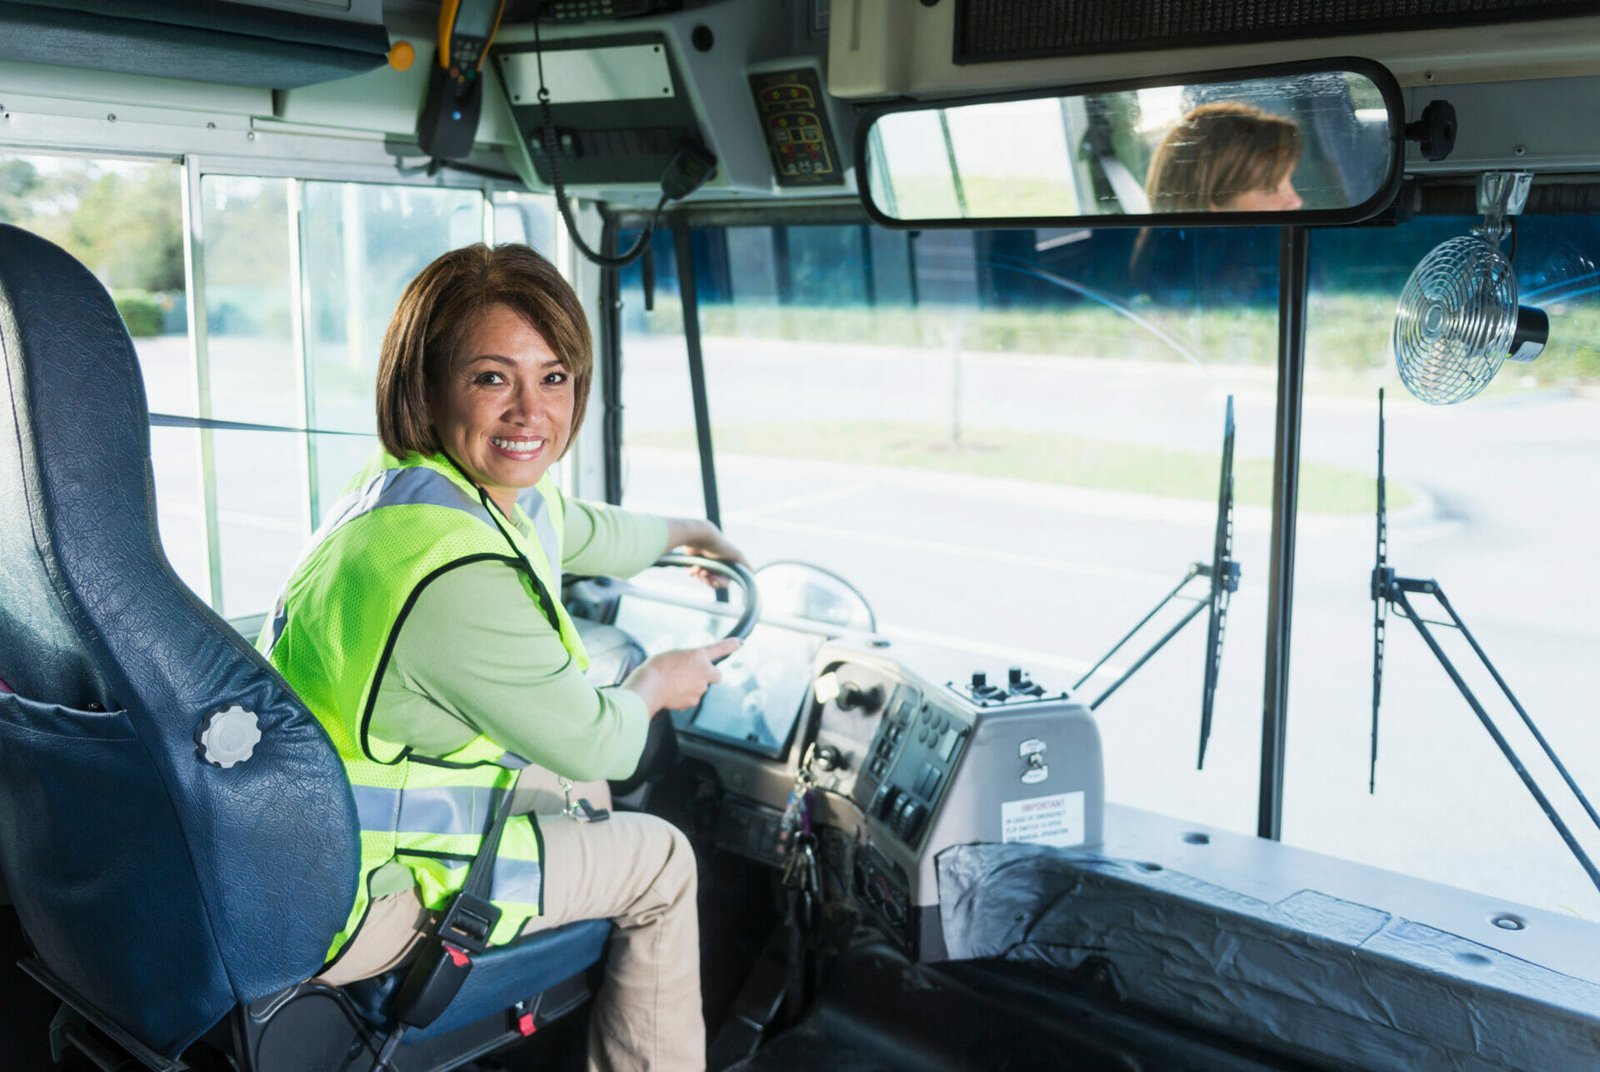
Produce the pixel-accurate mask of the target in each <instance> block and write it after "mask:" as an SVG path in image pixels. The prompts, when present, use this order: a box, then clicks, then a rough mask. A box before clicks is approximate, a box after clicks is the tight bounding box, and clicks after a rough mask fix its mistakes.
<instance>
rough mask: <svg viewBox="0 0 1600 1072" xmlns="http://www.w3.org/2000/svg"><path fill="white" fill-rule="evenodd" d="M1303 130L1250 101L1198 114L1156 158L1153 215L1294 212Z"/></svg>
mask: <svg viewBox="0 0 1600 1072" xmlns="http://www.w3.org/2000/svg"><path fill="white" fill-rule="evenodd" d="M1299 161H1300V126H1299V124H1297V123H1296V122H1295V121H1294V120H1292V119H1285V118H1284V117H1282V116H1278V115H1273V114H1272V113H1271V112H1267V111H1263V110H1262V109H1260V108H1257V107H1256V106H1254V105H1252V104H1245V103H1243V102H1242V101H1216V102H1214V103H1211V104H1202V105H1200V106H1199V107H1196V108H1193V109H1191V110H1190V111H1189V112H1188V114H1186V115H1185V116H1184V117H1183V119H1181V120H1180V121H1179V122H1178V125H1177V126H1175V127H1173V128H1172V129H1171V130H1169V131H1167V135H1166V137H1164V138H1162V139H1161V144H1160V145H1158V146H1156V151H1155V155H1154V156H1152V157H1151V159H1150V170H1149V172H1148V173H1147V174H1146V176H1145V192H1146V193H1148V194H1149V195H1150V210H1151V211H1152V212H1274V211H1279V212H1281V211H1293V210H1294V209H1297V208H1299V207H1300V206H1301V205H1302V204H1303V203H1304V202H1303V201H1302V200H1301V198H1300V194H1299V193H1298V192H1297V191H1296V190H1295V188H1294V181H1293V180H1294V169H1295V165H1296V164H1297V163H1299Z"/></svg>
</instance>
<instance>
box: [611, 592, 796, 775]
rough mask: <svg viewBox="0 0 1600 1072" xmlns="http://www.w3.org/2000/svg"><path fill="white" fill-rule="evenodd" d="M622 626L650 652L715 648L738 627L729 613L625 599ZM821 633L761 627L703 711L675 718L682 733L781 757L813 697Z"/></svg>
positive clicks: (732, 660)
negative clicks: (716, 642) (712, 645)
mask: <svg viewBox="0 0 1600 1072" xmlns="http://www.w3.org/2000/svg"><path fill="white" fill-rule="evenodd" d="M615 624H616V626H617V628H619V629H622V630H625V631H626V632H628V633H629V634H631V635H632V636H633V638H634V639H635V640H637V641H639V643H640V644H642V645H644V649H645V650H646V651H649V652H657V651H665V650H667V649H669V648H688V647H696V646H698V645H701V644H709V643H711V642H712V641H713V640H715V639H717V638H718V637H720V636H722V635H723V634H724V633H725V632H727V630H728V628H729V627H730V626H731V625H732V624H733V617H732V616H728V615H722V614H716V613H708V612H706V611H698V610H691V609H689V608H686V607H682V606H678V605H674V604H670V603H658V602H656V601H654V600H651V599H647V598H642V597H640V596H637V595H629V596H625V597H624V598H623V599H622V601H621V603H620V605H619V606H618V608H617V618H616V622H615ZM822 642H823V637H822V636H820V635H818V634H816V633H808V632H803V631H801V630H797V629H786V628H784V627H782V626H777V625H770V624H761V625H757V626H756V627H755V629H754V631H752V632H751V634H750V636H749V637H748V638H746V639H745V642H744V646H743V647H741V648H740V649H739V650H738V651H736V652H734V654H733V655H732V656H730V657H729V658H727V659H725V660H724V661H723V662H722V663H721V664H719V665H720V668H721V670H722V680H721V681H720V682H719V683H717V684H715V685H713V686H711V687H710V688H709V689H707V690H706V694H705V698H704V699H702V700H701V701H700V706H699V707H697V708H695V709H693V710H690V711H675V712H673V721H674V722H675V723H676V724H677V727H678V729H679V730H680V731H682V732H684V733H687V734H691V735H693V736H696V737H700V738H704V739H707V740H712V741H717V742H718V743H721V744H726V745H728V746H730V747H733V748H738V749H741V750H743V751H747V752H754V753H756V754H757V755H762V756H768V757H771V758H773V759H777V758H779V757H781V756H782V755H783V753H784V751H785V749H787V747H788V745H789V739H790V737H791V736H792V735H793V733H794V726H795V722H796V721H798V720H799V717H800V712H801V709H802V708H803V706H804V705H805V703H806V701H807V699H808V698H809V694H810V688H811V663H812V660H813V659H814V658H815V657H816V654H817V650H818V649H819V648H820V647H821V646H822Z"/></svg>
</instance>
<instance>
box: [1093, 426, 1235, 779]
mask: <svg viewBox="0 0 1600 1072" xmlns="http://www.w3.org/2000/svg"><path fill="white" fill-rule="evenodd" d="M1233 441H1234V424H1233V396H1232V395H1229V396H1228V404H1227V412H1226V416H1225V417H1224V420H1223V427H1222V475H1221V480H1220V481H1219V486H1218V491H1217V523H1216V531H1215V536H1214V537H1213V540H1212V545H1211V561H1210V562H1193V563H1190V565H1189V569H1188V571H1187V572H1186V573H1185V574H1184V575H1183V579H1182V580H1181V581H1179V582H1178V583H1177V585H1176V586H1175V587H1174V588H1173V589H1172V590H1171V591H1170V592H1168V593H1167V594H1166V595H1165V596H1162V597H1161V601H1160V602H1158V603H1157V604H1156V605H1155V606H1154V607H1152V608H1151V609H1150V611H1149V612H1148V613H1147V614H1145V616H1144V617H1143V618H1140V619H1139V620H1138V622H1136V623H1135V624H1134V627H1133V628H1132V629H1130V630H1128V631H1127V632H1126V633H1124V634H1123V635H1122V639H1120V640H1118V641H1117V642H1116V643H1115V644H1113V645H1111V649H1110V650H1109V651H1107V652H1106V653H1105V654H1104V655H1102V656H1100V658H1099V659H1098V660H1096V661H1095V664H1094V665H1093V666H1091V667H1090V668H1089V669H1088V670H1087V671H1086V672H1085V673H1084V675H1083V676H1082V677H1080V678H1079V679H1078V680H1077V681H1075V682H1073V685H1072V687H1073V689H1074V690H1076V689H1079V688H1081V687H1083V684H1084V682H1086V681H1088V680H1089V679H1090V678H1091V677H1093V676H1094V675H1095V673H1096V672H1097V671H1098V670H1099V669H1100V668H1101V667H1102V666H1104V665H1105V664H1106V663H1107V662H1108V661H1109V660H1110V659H1111V657H1112V656H1113V655H1115V654H1116V653H1117V652H1119V651H1121V650H1122V648H1123V646H1124V645H1126V644H1127V643H1128V641H1130V640H1132V639H1133V638H1134V637H1135V636H1137V635H1138V633H1139V631H1140V630H1142V629H1143V628H1144V627H1145V626H1146V625H1148V624H1149V622H1150V620H1151V619H1152V618H1154V617H1155V616H1156V615H1157V614H1159V613H1160V612H1161V610H1162V608H1164V607H1165V606H1166V605H1167V604H1168V603H1171V602H1172V601H1173V600H1174V599H1177V598H1178V596H1179V594H1180V593H1182V592H1183V590H1184V588H1185V587H1186V586H1187V585H1188V584H1189V582H1190V581H1192V580H1194V579H1195V578H1196V577H1205V578H1207V579H1209V581H1210V582H1211V583H1210V587H1209V591H1208V592H1207V594H1206V596H1205V598H1203V599H1196V600H1195V601H1194V606H1192V607H1190V608H1189V610H1188V612H1187V613H1185V614H1184V616H1183V617H1181V618H1179V619H1178V621H1177V623H1176V624H1174V625H1173V626H1172V627H1171V628H1169V629H1168V630H1167V631H1166V632H1165V633H1163V634H1161V636H1160V637H1159V638H1158V639H1157V640H1156V642H1155V643H1154V644H1152V645H1150V647H1148V648H1146V649H1145V651H1144V654H1142V655H1140V656H1139V658H1137V659H1136V660H1134V662H1133V663H1132V665H1130V666H1129V667H1128V668H1127V669H1126V670H1124V671H1123V672H1122V674H1121V675H1120V676H1118V678H1117V679H1116V680H1115V681H1113V682H1112V683H1111V684H1110V685H1108V686H1107V687H1106V689H1105V691H1103V692H1101V693H1100V695H1099V696H1097V697H1096V698H1095V699H1094V701H1093V702H1092V703H1090V704H1089V710H1091V711H1093V710H1095V709H1096V708H1098V707H1099V706H1100V705H1101V704H1102V703H1104V702H1105V701H1106V699H1107V698H1108V697H1110V695H1111V694H1112V693H1114V692H1116V691H1117V690H1118V689H1119V688H1121V687H1122V685H1123V683H1124V682H1125V681H1127V680H1128V679H1129V678H1131V677H1132V676H1133V675H1134V674H1135V673H1136V672H1138V670H1139V668H1140V667H1142V666H1144V664H1145V663H1147V662H1149V661H1150V659H1151V658H1152V657H1153V656H1154V655H1155V654H1156V652H1158V651H1160V650H1161V649H1162V648H1163V647H1165V646H1166V643H1167V641H1169V640H1171V639H1172V638H1173V637H1175V636H1177V635H1178V634H1179V633H1180V632H1182V631H1183V627H1184V626H1186V625H1188V624H1189V623H1190V622H1192V621H1193V620H1194V619H1195V618H1197V617H1199V616H1200V612H1201V611H1202V610H1204V611H1208V612H1209V614H1208V619H1207V628H1206V651H1205V656H1206V661H1205V674H1204V683H1203V686H1202V692H1201V702H1200V756H1199V761H1198V763H1197V769H1204V768H1205V764H1206V744H1207V742H1208V741H1209V740H1210V738H1211V716H1212V709H1213V706H1214V704H1215V702H1216V693H1217V678H1218V676H1219V674H1220V673H1221V670H1222V641H1223V637H1224V634H1225V633H1226V631H1227V615H1228V601H1229V598H1230V597H1231V596H1232V595H1233V593H1234V592H1237V591H1238V590H1239V576H1240V569H1239V563H1237V562H1235V561H1234V560H1233V558H1232V555H1233Z"/></svg>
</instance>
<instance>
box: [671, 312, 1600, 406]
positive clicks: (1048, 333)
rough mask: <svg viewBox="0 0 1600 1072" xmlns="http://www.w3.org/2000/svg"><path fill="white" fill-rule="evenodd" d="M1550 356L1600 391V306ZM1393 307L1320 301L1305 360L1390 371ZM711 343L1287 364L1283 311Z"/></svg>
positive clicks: (878, 321)
mask: <svg viewBox="0 0 1600 1072" xmlns="http://www.w3.org/2000/svg"><path fill="white" fill-rule="evenodd" d="M1549 311H1550V344H1549V346H1548V347H1547V348H1546V350H1545V352H1544V354H1543V356H1541V357H1540V358H1539V360H1537V361H1535V362H1533V363H1532V364H1531V365H1526V366H1512V367H1510V368H1508V370H1507V373H1506V376H1507V378H1508V382H1510V381H1509V378H1510V377H1516V378H1518V379H1521V378H1522V377H1531V378H1532V380H1533V382H1534V383H1535V384H1536V385H1538V386H1541V387H1543V386H1552V385H1577V384H1594V383H1600V304H1573V305H1570V306H1562V305H1559V304H1557V305H1554V306H1552V307H1551V308H1550V310H1549ZM1393 318H1394V298H1393V296H1392V295H1379V294H1362V293H1353V292H1348V291H1346V292H1339V293H1332V294H1326V293H1324V294H1314V295H1313V296H1312V298H1311V304H1310V308H1309V316H1308V326H1307V332H1306V353H1307V355H1308V366H1309V371H1310V372H1311V373H1312V374H1313V375H1316V374H1319V373H1343V372H1362V371H1380V370H1383V369H1387V368H1389V367H1390V365H1391V363H1392V358H1391V357H1390V355H1389V335H1390V332H1391V330H1392V326H1393ZM649 324H650V326H651V327H652V328H657V329H658V330H662V331H666V332H677V331H680V330H681V324H682V320H681V318H680V317H679V315H678V312H677V308H676V305H675V303H674V302H673V300H672V299H671V298H669V297H667V296H660V297H658V298H657V310H656V312H655V314H654V315H652V316H651V317H650V318H649ZM701 330H702V331H703V332H704V333H705V334H706V335H707V336H714V337H723V338H744V339H783V340H794V341H797V342H812V343H849V344H855V345H863V346H905V347H915V348H925V349H938V350H944V349H947V348H948V347H949V346H950V342H951V338H952V337H953V335H954V334H955V333H956V332H957V331H959V333H960V339H961V348H962V350H963V351H964V352H966V353H1006V354H1038V355H1045V356H1061V357H1090V358H1103V359H1107V360H1117V359H1132V360H1139V361H1156V362H1161V361H1174V362H1176V361H1196V362H1199V363H1202V364H1206V365H1246V366H1271V365H1273V364H1274V363H1275V362H1276V361H1277V353H1278V311H1277V307H1276V306H1274V305H1264V306H1255V305H1241V306H1229V307H1226V308H1218V307H1213V308H1209V309H1205V310H1201V309H1199V308H1197V307H1194V306H1183V305H1165V304H1156V303H1153V302H1151V301H1149V300H1148V299H1146V298H1142V297H1141V298H1134V299H1132V300H1131V301H1129V302H1128V303H1127V304H1126V306H1125V307H1124V309H1123V311H1121V312H1119V311H1117V310H1115V309H1111V308H1108V307H1106V306H1105V305H1101V304H1098V303H1095V302H1092V301H1076V300H1074V302H1073V303H1072V304H1069V305H1064V306H1062V307H1060V308H1056V309H1040V308H1028V309H975V308H970V307H962V306H937V305H922V306H884V307H869V306H864V305H863V306H839V307H824V308H818V307H813V306H798V305H794V306H785V305H753V304H711V305H705V306H702V307H701Z"/></svg>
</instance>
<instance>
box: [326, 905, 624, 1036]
mask: <svg viewBox="0 0 1600 1072" xmlns="http://www.w3.org/2000/svg"><path fill="white" fill-rule="evenodd" d="M611 926H612V925H611V921H610V920H608V919H585V920H580V921H578V922H577V923H569V924H567V925H566V926H564V927H557V928H556V929H555V930H551V931H544V932H543V933H540V934H535V935H532V936H530V937H527V938H523V939H521V940H519V941H517V942H514V943H512V944H511V945H507V946H501V947H499V948H497V949H491V950H489V951H488V952H487V953H480V954H478V955H477V956H475V957H473V958H472V971H471V973H469V974H468V975H467V981H466V982H465V983H463V984H461V991H460V992H459V993H458V994H456V996H455V1000H453V1001H452V1002H450V1005H449V1007H448V1008H446V1009H445V1011H444V1012H443V1013H441V1014H440V1016H439V1018H438V1019H437V1020H435V1021H434V1022H433V1023H431V1024H429V1025H428V1026H427V1027H425V1028H418V1029H416V1030H414V1031H410V1032H408V1033H407V1034H406V1039H407V1041H410V1042H420V1041H422V1040H423V1039H429V1038H433V1037H434V1036H436V1035H444V1034H448V1033H449V1032H451V1031H454V1030H456V1029H457V1028H460V1027H465V1026H467V1025H468V1024H472V1023H476V1022H477V1021H479V1020H482V1019H484V1018H486V1017H489V1016H493V1015H494V1014H495V1013H498V1012H503V1011H505V1010H506V1009H509V1008H511V1007H512V1006H513V1005H515V1004H516V1003H517V1002H519V1001H523V1000H525V999H527V998H531V997H534V996H535V995H537V994H539V993H542V992H543V991H544V990H546V989H548V988H549V987H552V986H554V985H555V984H556V983H559V982H561V981H562V980H564V979H570V978H571V977H572V976H574V975H577V974H578V973H579V972H581V971H584V970H585V969H586V968H588V967H590V966H591V965H593V964H597V963H599V961H600V958H601V957H603V956H605V951H606V942H607V941H609V940H610V938H611ZM409 970H410V969H409V966H407V967H404V968H398V969H396V970H394V971H392V972H389V973H388V974H386V975H380V976H377V977H375V978H372V979H362V980H361V981H359V982H355V983H351V984H350V985H349V986H348V987H346V988H345V989H346V991H347V992H348V993H349V995H350V997H351V1000H352V1001H354V1002H355V1005H356V1008H357V1009H359V1010H360V1012H361V1015H362V1016H364V1017H366V1019H367V1021H368V1022H369V1023H371V1024H372V1025H373V1026H375V1027H387V1026H388V1024H389V1005H390V1002H391V1001H392V1000H393V999H394V995H395V992H396V991H397V990H399V989H400V984H401V983H402V982H404V981H405V976H406V972H407V971H409Z"/></svg>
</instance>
